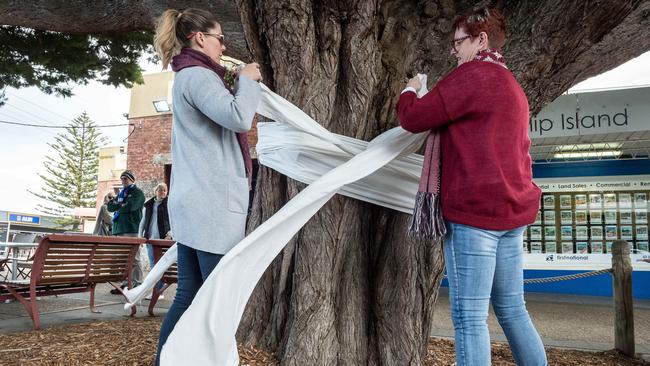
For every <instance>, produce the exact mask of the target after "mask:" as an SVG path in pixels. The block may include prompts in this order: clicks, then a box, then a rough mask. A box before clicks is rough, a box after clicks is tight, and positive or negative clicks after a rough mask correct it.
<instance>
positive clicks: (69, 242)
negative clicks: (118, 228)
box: [31, 234, 145, 285]
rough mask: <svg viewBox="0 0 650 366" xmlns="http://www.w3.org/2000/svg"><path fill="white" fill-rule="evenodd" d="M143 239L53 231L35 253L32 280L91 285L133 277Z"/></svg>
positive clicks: (35, 282)
mask: <svg viewBox="0 0 650 366" xmlns="http://www.w3.org/2000/svg"><path fill="white" fill-rule="evenodd" d="M144 241H145V240H144V239H142V238H130V237H119V236H94V235H76V234H52V235H48V236H45V237H44V238H43V239H42V240H41V242H40V243H39V246H38V249H36V253H35V254H34V264H33V265H32V274H31V283H32V284H35V285H56V284H91V283H100V282H109V281H111V282H113V281H114V282H117V281H122V280H124V279H127V278H128V279H130V277H131V270H130V269H131V267H132V266H133V263H134V261H135V255H136V253H137V250H138V249H139V247H140V244H142V243H144Z"/></svg>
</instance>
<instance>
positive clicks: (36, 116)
mask: <svg viewBox="0 0 650 366" xmlns="http://www.w3.org/2000/svg"><path fill="white" fill-rule="evenodd" d="M4 107H10V108H13V109H15V110H17V111H18V112H19V113H20V114H23V115H25V116H28V117H27V118H29V119H36V120H37V121H38V122H40V123H45V124H47V125H49V126H57V125H59V124H58V123H54V122H51V121H49V120H47V119H45V118H43V117H41V116H38V115H36V114H34V113H32V112H30V111H26V110H24V109H22V108H19V107H17V106H15V105H13V104H5V105H4V106H3V108H4ZM7 112H9V111H7Z"/></svg>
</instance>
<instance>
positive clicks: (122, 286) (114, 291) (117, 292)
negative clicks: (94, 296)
mask: <svg viewBox="0 0 650 366" xmlns="http://www.w3.org/2000/svg"><path fill="white" fill-rule="evenodd" d="M120 288H121V289H122V290H124V289H125V288H126V285H125V284H122V285H121V286H120ZM121 294H122V293H121V292H120V290H118V289H116V288H114V289H112V290H111V295H121Z"/></svg>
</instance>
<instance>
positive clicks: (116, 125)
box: [0, 120, 135, 128]
mask: <svg viewBox="0 0 650 366" xmlns="http://www.w3.org/2000/svg"><path fill="white" fill-rule="evenodd" d="M0 123H4V124H8V125H16V126H24V127H40V128H88V127H77V126H52V125H39V124H35V123H22V122H12V121H1V120H0ZM120 126H135V124H133V123H119V124H113V125H95V126H93V127H94V128H103V127H120Z"/></svg>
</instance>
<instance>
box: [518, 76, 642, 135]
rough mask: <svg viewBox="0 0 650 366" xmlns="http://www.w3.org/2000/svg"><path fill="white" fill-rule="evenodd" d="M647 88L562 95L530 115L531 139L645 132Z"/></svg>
mask: <svg viewBox="0 0 650 366" xmlns="http://www.w3.org/2000/svg"><path fill="white" fill-rule="evenodd" d="M649 100H650V88H634V89H623V90H608V91H601V92H591V93H578V94H566V95H562V96H560V97H559V98H557V99H556V100H554V101H553V102H552V103H551V104H549V105H547V106H546V107H545V108H544V109H542V111H541V112H540V113H539V114H538V115H536V116H531V118H530V121H529V130H528V133H529V135H530V138H531V139H535V138H544V137H565V136H581V135H595V134H605V133H620V132H634V131H648V130H650V126H649V125H648V123H647V118H648V116H649V115H650V103H648V101H649Z"/></svg>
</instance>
